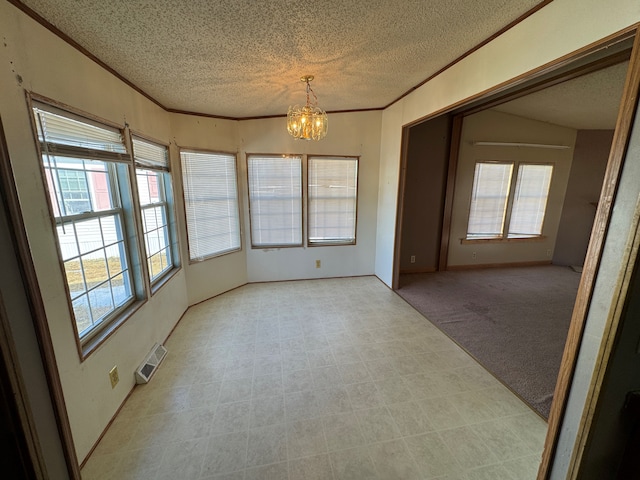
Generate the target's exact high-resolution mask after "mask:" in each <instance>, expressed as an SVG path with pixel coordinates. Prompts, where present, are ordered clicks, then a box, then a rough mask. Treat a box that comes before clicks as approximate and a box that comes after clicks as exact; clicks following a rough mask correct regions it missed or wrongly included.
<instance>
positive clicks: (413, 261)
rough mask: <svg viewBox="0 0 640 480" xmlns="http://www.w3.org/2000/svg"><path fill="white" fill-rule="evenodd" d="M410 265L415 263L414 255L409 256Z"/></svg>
mask: <svg viewBox="0 0 640 480" xmlns="http://www.w3.org/2000/svg"><path fill="white" fill-rule="evenodd" d="M411 263H416V256H415V255H411Z"/></svg>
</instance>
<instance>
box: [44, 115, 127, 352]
mask: <svg viewBox="0 0 640 480" xmlns="http://www.w3.org/2000/svg"><path fill="white" fill-rule="evenodd" d="M33 112H34V115H35V123H36V127H37V132H38V139H39V141H40V149H41V153H42V162H43V167H44V174H45V179H46V183H47V186H48V191H49V197H50V202H51V206H52V210H53V214H54V217H55V224H56V232H57V237H58V244H59V250H60V253H61V256H62V261H63V264H64V270H65V274H66V281H67V287H68V293H69V300H70V303H71V306H72V310H73V316H74V318H75V325H76V329H77V332H78V336H79V338H80V339H81V340H87V339H88V338H91V337H92V336H93V335H94V334H95V333H97V332H98V331H100V330H101V328H102V327H103V326H104V325H106V324H107V323H108V322H107V321H108V320H110V319H112V318H114V317H115V316H116V315H117V314H118V313H119V312H120V311H122V310H123V309H124V308H125V307H126V306H127V305H128V304H130V303H131V302H133V301H134V298H135V289H134V284H133V273H132V271H131V268H130V265H131V261H130V260H131V259H130V249H129V248H128V247H129V246H128V245H127V239H128V238H130V236H129V235H127V234H126V229H127V223H128V220H127V212H125V210H124V209H123V204H124V203H125V202H127V203H130V197H128V196H127V198H124V197H123V195H128V193H129V192H130V190H129V189H128V185H129V177H128V163H130V157H129V156H128V154H127V153H126V149H125V145H124V142H123V138H122V135H121V132H120V131H119V130H117V129H114V128H110V127H107V126H105V125H100V124H98V123H96V122H93V121H90V120H87V119H84V118H82V117H78V116H76V115H73V114H70V113H68V112H64V111H61V110H57V109H54V108H53V107H49V106H47V105H41V104H36V105H35V106H34V109H33ZM134 238H135V237H134Z"/></svg>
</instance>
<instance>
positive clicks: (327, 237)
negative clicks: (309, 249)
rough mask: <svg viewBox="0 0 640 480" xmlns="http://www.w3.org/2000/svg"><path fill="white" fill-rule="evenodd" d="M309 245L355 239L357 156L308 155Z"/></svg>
mask: <svg viewBox="0 0 640 480" xmlns="http://www.w3.org/2000/svg"><path fill="white" fill-rule="evenodd" d="M308 168H309V174H308V177H309V186H308V193H307V195H308V198H309V218H308V222H309V244H330V245H331V244H351V243H355V241H356V204H357V198H356V196H357V190H358V188H357V185H358V159H357V158H349V157H309V167H308Z"/></svg>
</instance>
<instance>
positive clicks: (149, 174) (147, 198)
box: [132, 137, 178, 285]
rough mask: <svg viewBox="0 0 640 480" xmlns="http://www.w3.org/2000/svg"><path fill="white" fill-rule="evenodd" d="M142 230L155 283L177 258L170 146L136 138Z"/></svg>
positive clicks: (151, 276)
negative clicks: (168, 148)
mask: <svg viewBox="0 0 640 480" xmlns="http://www.w3.org/2000/svg"><path fill="white" fill-rule="evenodd" d="M132 145H133V156H134V161H135V166H136V183H137V186H138V199H139V201H140V211H141V214H142V215H141V216H142V232H143V235H144V246H145V251H146V259H147V269H148V271H149V280H150V281H151V285H154V284H155V283H157V282H158V281H159V280H160V279H162V278H163V277H164V276H165V275H166V274H167V273H169V272H170V271H171V269H172V268H173V266H174V265H175V263H176V262H177V261H178V259H177V250H178V249H177V240H176V237H177V235H176V232H175V221H174V218H173V208H172V207H173V189H172V185H171V175H170V173H169V155H168V151H167V147H165V146H162V145H157V144H155V143H151V142H148V141H146V140H143V139H141V138H138V137H132Z"/></svg>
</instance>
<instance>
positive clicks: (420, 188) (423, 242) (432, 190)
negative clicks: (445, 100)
mask: <svg viewBox="0 0 640 480" xmlns="http://www.w3.org/2000/svg"><path fill="white" fill-rule="evenodd" d="M450 123H451V118H450V116H446V115H443V116H441V117H438V118H434V119H433V120H430V121H427V122H423V123H421V124H418V125H415V126H413V127H411V128H410V131H409V140H408V142H409V143H408V147H407V160H406V161H407V166H406V172H405V185H404V203H403V212H402V243H401V247H400V248H401V250H400V271H401V272H433V271H435V270H436V269H437V268H438V262H439V259H440V239H441V236H442V218H443V208H444V194H445V189H446V179H447V172H448V165H449V145H450V141H451V139H450V135H451V128H450ZM412 256H415V259H414V260H415V261H414V262H413V263H411V257H412Z"/></svg>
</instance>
